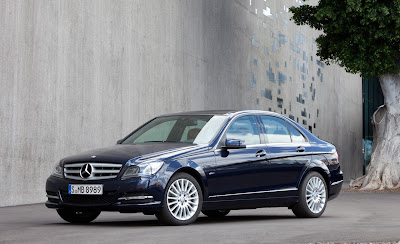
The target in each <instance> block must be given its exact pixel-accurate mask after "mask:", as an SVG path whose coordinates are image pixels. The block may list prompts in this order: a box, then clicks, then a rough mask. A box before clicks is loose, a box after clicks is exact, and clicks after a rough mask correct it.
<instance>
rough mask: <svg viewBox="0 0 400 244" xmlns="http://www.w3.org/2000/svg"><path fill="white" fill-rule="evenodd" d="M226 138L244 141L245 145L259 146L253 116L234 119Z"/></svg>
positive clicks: (257, 132) (258, 137)
mask: <svg viewBox="0 0 400 244" xmlns="http://www.w3.org/2000/svg"><path fill="white" fill-rule="evenodd" d="M226 138H228V139H241V140H244V141H245V143H246V145H255V144H260V143H261V142H260V133H259V131H258V128H257V122H256V119H255V118H254V116H244V117H240V118H238V119H236V120H235V121H234V122H233V123H232V124H231V126H230V127H229V129H228V130H227V131H226Z"/></svg>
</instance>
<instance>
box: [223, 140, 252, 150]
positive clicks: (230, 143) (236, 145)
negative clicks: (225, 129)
mask: <svg viewBox="0 0 400 244" xmlns="http://www.w3.org/2000/svg"><path fill="white" fill-rule="evenodd" d="M223 148H225V149H240V148H246V143H245V142H244V140H241V139H226V142H225V146H223Z"/></svg>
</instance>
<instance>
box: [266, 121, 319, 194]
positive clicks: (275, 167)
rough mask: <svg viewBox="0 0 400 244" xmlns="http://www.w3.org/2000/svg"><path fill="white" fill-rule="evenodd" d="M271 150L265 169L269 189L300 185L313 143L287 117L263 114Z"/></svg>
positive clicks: (284, 188) (267, 148) (267, 140)
mask: <svg viewBox="0 0 400 244" xmlns="http://www.w3.org/2000/svg"><path fill="white" fill-rule="evenodd" d="M260 119H261V122H262V125H263V126H262V127H263V130H264V131H263V133H264V135H265V139H266V142H267V143H266V151H267V152H268V153H269V154H268V155H269V156H268V162H269V166H268V169H267V170H266V172H265V174H266V179H267V180H266V182H265V183H266V185H267V187H268V189H274V190H288V191H291V190H290V189H294V188H296V186H297V182H298V179H299V178H300V174H301V172H302V170H303V169H304V168H305V165H306V164H307V163H308V162H309V161H310V160H311V155H312V152H311V146H310V143H309V142H308V141H307V139H306V137H305V136H304V135H303V134H302V133H301V132H300V131H299V130H298V129H296V128H295V127H294V126H293V125H292V124H290V123H289V122H287V121H286V120H284V119H282V118H278V117H274V116H268V115H261V116H260Z"/></svg>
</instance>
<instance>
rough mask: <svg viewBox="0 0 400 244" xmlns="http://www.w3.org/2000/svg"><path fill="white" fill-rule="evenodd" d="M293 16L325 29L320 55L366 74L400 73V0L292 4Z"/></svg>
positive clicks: (320, 39)
mask: <svg viewBox="0 0 400 244" xmlns="http://www.w3.org/2000/svg"><path fill="white" fill-rule="evenodd" d="M290 11H291V12H292V13H293V17H292V20H294V22H295V23H296V24H298V25H309V26H310V27H312V28H315V29H317V30H322V31H323V34H321V35H320V36H319V37H318V38H317V39H316V42H317V44H318V51H317V55H318V56H319V57H320V58H321V60H322V61H324V62H326V63H327V64H329V63H331V62H334V63H337V64H339V65H340V66H342V67H345V69H346V71H348V72H351V73H361V75H363V76H375V75H380V74H389V73H398V72H399V68H398V65H397V64H398V63H399V59H400V0H319V2H318V5H309V4H304V5H302V6H299V7H291V8H290Z"/></svg>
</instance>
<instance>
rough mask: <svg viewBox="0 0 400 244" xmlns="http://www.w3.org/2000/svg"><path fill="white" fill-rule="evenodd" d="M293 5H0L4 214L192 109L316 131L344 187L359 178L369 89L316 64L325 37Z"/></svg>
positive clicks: (41, 0)
mask: <svg viewBox="0 0 400 244" xmlns="http://www.w3.org/2000/svg"><path fill="white" fill-rule="evenodd" d="M294 4H299V3H297V1H295V0H290V1H289V0H287V1H286V0H284V1H281V0H271V1H268V3H267V2H266V1H262V0H251V1H249V0H242V1H239V0H237V1H232V0H224V1H214V0H204V1H195V0H193V1H190V0H188V1H155V0H146V1H142V0H136V1H100V0H92V1H72V0H71V1H67V0H58V1H57V0H51V1H50V0H46V1H45V0H35V1H33V0H32V1H27V0H3V1H0V104H1V109H0V196H1V198H0V206H8V205H17V204H27V203H35V202H42V201H45V192H44V185H45V180H46V178H47V177H48V175H49V174H50V173H51V171H52V168H53V166H54V164H55V163H56V162H58V161H59V159H60V158H62V157H65V156H68V155H71V154H75V153H78V152H81V151H84V150H87V149H92V148H96V147H102V146H108V145H112V144H114V143H115V142H116V141H117V140H118V139H120V138H121V137H123V136H124V135H126V134H127V133H129V132H130V131H132V130H133V129H134V128H135V127H137V126H138V125H140V124H142V123H143V122H145V121H147V120H148V119H150V118H152V117H153V116H156V115H158V114H162V113H169V112H177V111H188V110H202V109H263V110H269V109H270V110H272V111H276V112H279V113H283V114H286V115H288V116H289V115H291V116H293V117H294V118H295V119H297V118H299V121H300V123H302V121H303V119H304V120H306V123H307V125H304V126H305V127H307V128H308V126H310V125H311V126H312V127H314V123H315V124H316V128H315V129H314V128H312V129H313V132H314V133H315V134H316V135H318V136H319V137H321V138H323V139H326V140H328V141H330V142H333V143H334V144H336V146H337V147H338V150H339V154H340V159H341V162H342V164H343V167H344V172H345V177H346V179H349V178H350V177H352V178H354V177H356V176H359V175H360V174H361V173H362V161H361V160H362V157H361V155H362V154H361V138H362V111H361V108H362V106H361V103H362V99H361V79H360V77H359V76H356V75H349V74H346V73H345V72H344V70H343V69H341V68H338V67H337V66H335V65H332V66H325V67H322V66H320V65H318V64H317V57H316V56H315V51H316V45H315V43H314V42H313V38H315V37H316V36H317V35H318V33H317V32H315V31H312V30H310V29H309V28H308V27H298V26H295V25H294V24H293V23H292V22H290V21H289V19H290V13H288V12H286V8H287V7H288V6H291V5H294ZM256 9H257V10H256ZM270 12H271V13H272V16H271V15H270V14H269V13H270ZM266 48H267V49H266ZM303 51H304V52H305V53H304V54H303ZM311 56H313V59H312V60H311ZM304 57H305V58H304ZM303 58H304V59H303ZM306 60H307V61H306ZM285 63H286V64H285ZM303 64H304V66H303ZM318 69H320V70H319V71H318ZM279 72H280V74H279ZM272 74H274V76H272ZM321 74H322V75H321ZM313 77H314V80H313ZM321 77H322V78H323V79H322V81H321ZM303 83H304V85H303ZM311 84H312V87H311ZM310 87H311V88H310ZM265 89H268V90H267V91H266V90H265ZM314 89H315V96H314V97H313V96H312V94H313V93H314ZM269 91H271V94H269V93H268V92H269ZM299 94H302V95H303V96H304V95H305V96H306V98H304V104H303V103H300V102H298V101H297V100H298V99H296V97H298V95H299ZM277 98H281V99H283V101H282V108H280V106H278V101H277ZM301 100H302V99H300V101H301ZM304 108H306V112H305V113H303V115H305V116H302V114H301V111H303V110H304ZM317 110H318V115H317Z"/></svg>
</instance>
